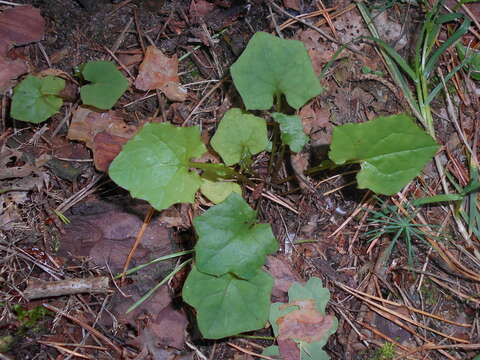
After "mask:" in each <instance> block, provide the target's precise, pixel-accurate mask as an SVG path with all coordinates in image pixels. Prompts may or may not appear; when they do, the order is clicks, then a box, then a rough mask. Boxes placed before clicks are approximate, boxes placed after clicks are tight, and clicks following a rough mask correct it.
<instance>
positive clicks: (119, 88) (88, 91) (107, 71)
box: [80, 61, 128, 110]
mask: <svg viewBox="0 0 480 360" xmlns="http://www.w3.org/2000/svg"><path fill="white" fill-rule="evenodd" d="M82 75H83V78H84V79H85V80H87V81H90V82H91V84H88V85H85V86H82V87H81V88H80V97H81V98H82V101H83V103H84V104H86V105H92V106H95V107H96V108H99V109H103V110H108V109H111V108H112V107H113V105H115V103H116V102H117V100H118V99H120V97H121V96H122V95H123V93H124V92H125V91H126V90H127V89H128V81H127V79H126V78H125V76H123V74H122V73H121V72H120V71H118V70H117V68H116V67H115V65H114V64H113V63H111V62H110V61H90V62H88V63H86V64H85V66H84V67H83V69H82Z"/></svg>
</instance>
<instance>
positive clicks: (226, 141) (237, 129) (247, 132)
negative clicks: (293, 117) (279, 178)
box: [210, 108, 268, 166]
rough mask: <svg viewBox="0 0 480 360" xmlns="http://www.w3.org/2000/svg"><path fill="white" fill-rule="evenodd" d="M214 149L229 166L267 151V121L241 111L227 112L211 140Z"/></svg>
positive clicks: (232, 110)
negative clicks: (246, 157)
mask: <svg viewBox="0 0 480 360" xmlns="http://www.w3.org/2000/svg"><path fill="white" fill-rule="evenodd" d="M210 143H211V145H212V147H213V149H214V150H215V151H216V152H217V153H218V154H219V155H220V156H221V157H222V159H223V161H224V162H225V164H227V165H229V166H230V165H233V164H237V163H238V162H240V160H242V159H243V158H244V157H245V156H250V155H255V154H257V153H259V152H260V151H263V150H265V148H266V147H267V143H268V138H267V125H266V123H265V120H264V119H262V118H259V117H258V116H254V115H250V114H247V113H245V112H243V111H242V110H240V109H236V108H234V109H231V110H229V111H227V113H226V114H225V116H224V117H223V119H222V120H221V121H220V125H219V126H218V129H217V131H216V132H215V135H213V137H212V140H211V142H210Z"/></svg>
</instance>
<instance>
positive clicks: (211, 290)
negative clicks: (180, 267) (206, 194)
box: [183, 193, 278, 339]
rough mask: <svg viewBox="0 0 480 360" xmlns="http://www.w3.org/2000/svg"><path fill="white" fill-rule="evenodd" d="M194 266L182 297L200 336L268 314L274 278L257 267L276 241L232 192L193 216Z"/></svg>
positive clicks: (250, 326)
mask: <svg viewBox="0 0 480 360" xmlns="http://www.w3.org/2000/svg"><path fill="white" fill-rule="evenodd" d="M193 222H194V228H195V230H196V232H197V234H198V242H197V245H196V246H195V266H194V267H193V269H192V271H191V272H190V274H189V275H188V278H187V280H186V281H185V285H184V287H183V299H184V300H185V301H186V302H187V303H189V304H190V305H192V306H193V307H195V308H196V309H197V312H198V326H199V328H200V331H201V332H202V334H203V336H205V337H208V338H213V339H218V338H222V337H226V336H229V335H235V334H237V333H239V332H244V331H250V330H255V329H258V328H261V327H263V326H264V325H265V323H266V321H267V319H268V309H269V306H270V293H271V290H272V286H273V279H272V277H271V276H270V275H268V274H267V273H266V272H264V271H263V270H262V266H263V264H264V263H265V259H266V255H268V254H271V253H274V252H275V251H277V248H278V243H277V241H276V239H275V237H274V235H273V233H272V229H271V227H270V225H268V224H256V212H255V211H253V210H252V209H251V208H250V207H249V206H248V204H247V203H246V202H245V200H243V198H242V197H241V196H240V195H238V194H236V193H232V194H230V196H229V197H228V198H227V199H226V200H225V201H223V202H222V203H221V204H219V205H216V206H213V207H212V208H210V209H209V210H208V211H206V212H205V213H204V214H203V215H201V216H198V217H196V218H195V219H194V221H193Z"/></svg>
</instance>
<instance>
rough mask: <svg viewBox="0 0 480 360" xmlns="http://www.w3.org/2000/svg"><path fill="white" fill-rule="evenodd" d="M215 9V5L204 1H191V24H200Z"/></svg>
mask: <svg viewBox="0 0 480 360" xmlns="http://www.w3.org/2000/svg"><path fill="white" fill-rule="evenodd" d="M213 9H215V4H212V3H210V2H208V1H205V0H197V1H195V0H192V2H191V3H190V12H189V13H190V21H191V23H192V24H200V23H201V22H203V21H205V18H206V17H207V16H208V15H209V14H210V13H211V12H212V11H213Z"/></svg>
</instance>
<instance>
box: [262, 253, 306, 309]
mask: <svg viewBox="0 0 480 360" xmlns="http://www.w3.org/2000/svg"><path fill="white" fill-rule="evenodd" d="M266 266H267V269H268V270H267V271H268V273H269V274H270V275H272V276H273V278H274V280H275V283H274V285H273V290H272V296H273V297H274V299H276V300H275V301H280V302H285V301H287V298H288V297H287V293H288V289H289V288H290V286H291V285H292V284H293V283H294V282H295V281H300V280H301V279H300V276H298V274H296V273H294V272H293V271H292V268H291V266H290V264H289V262H288V261H287V260H286V259H285V257H283V256H282V255H276V256H268V257H267V265H266Z"/></svg>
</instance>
